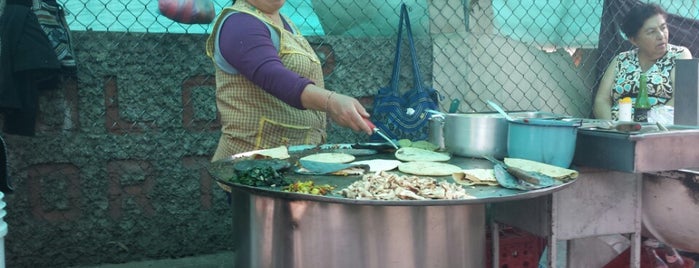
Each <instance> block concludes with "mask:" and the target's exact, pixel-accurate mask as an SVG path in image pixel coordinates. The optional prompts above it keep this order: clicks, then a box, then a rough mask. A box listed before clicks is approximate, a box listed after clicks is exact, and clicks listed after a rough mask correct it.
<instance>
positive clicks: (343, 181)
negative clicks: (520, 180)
mask: <svg viewBox="0 0 699 268" xmlns="http://www.w3.org/2000/svg"><path fill="white" fill-rule="evenodd" d="M352 146H353V145H352V144H325V145H321V146H292V147H290V148H289V154H290V155H291V158H289V159H287V160H288V161H289V162H290V163H291V164H292V166H293V165H296V162H297V161H298V159H299V158H301V157H303V156H306V155H310V154H315V153H323V152H335V151H337V150H344V151H345V152H348V151H347V149H352V148H353V147H352ZM364 149H365V148H364ZM249 155H250V153H249V152H248V153H243V154H238V155H235V156H232V157H230V158H227V159H222V160H219V161H215V162H213V163H211V164H210V165H209V167H208V170H209V173H210V174H211V175H212V176H213V177H214V179H215V180H217V181H218V182H221V183H223V184H225V185H228V186H231V187H232V188H233V189H236V190H242V191H247V192H250V193H253V194H258V195H264V196H271V197H277V198H284V199H292V200H308V201H318V202H332V203H347V204H358V205H382V206H431V205H462V204H482V203H490V202H502V201H510V200H518V199H526V198H533V197H538V196H543V195H546V194H550V193H552V192H555V191H558V190H561V189H563V188H565V187H567V186H568V185H570V184H572V183H573V182H575V180H573V181H570V182H566V183H561V184H559V185H555V186H552V187H548V188H543V189H537V190H530V191H521V190H514V189H507V188H503V187H499V186H462V187H464V189H466V193H468V194H469V195H471V196H473V197H474V198H473V199H458V200H441V199H434V200H395V201H394V200H391V201H386V200H357V199H349V198H345V197H343V196H341V195H340V194H339V191H340V190H342V189H344V188H346V187H347V186H349V185H350V184H352V183H353V182H355V181H357V180H361V179H362V176H360V175H357V176H325V175H300V174H297V173H295V172H294V171H293V170H291V169H289V170H285V171H284V176H285V177H286V178H287V179H289V180H290V181H308V180H312V181H314V183H315V184H329V185H332V186H334V187H335V190H333V192H331V193H330V194H328V195H325V196H318V195H310V194H301V193H291V192H285V191H283V190H282V187H252V186H247V185H242V184H238V183H233V182H231V181H230V180H229V179H230V178H231V177H232V174H233V172H234V165H235V162H236V161H240V160H242V159H249ZM355 157H356V160H355V161H360V160H370V159H396V158H395V157H394V156H393V151H392V150H382V149H379V150H377V153H376V154H373V155H356V156H355ZM448 163H450V164H454V165H457V166H459V167H461V168H463V169H472V168H492V167H493V165H492V163H490V162H489V161H487V160H485V159H480V158H465V157H457V156H452V159H451V160H449V162H448ZM292 169H293V167H292ZM390 172H395V173H398V174H401V175H405V174H402V173H401V172H399V171H398V170H393V171H390ZM433 178H435V179H436V180H447V181H449V182H452V183H453V182H454V181H453V179H452V178H451V176H445V177H433Z"/></svg>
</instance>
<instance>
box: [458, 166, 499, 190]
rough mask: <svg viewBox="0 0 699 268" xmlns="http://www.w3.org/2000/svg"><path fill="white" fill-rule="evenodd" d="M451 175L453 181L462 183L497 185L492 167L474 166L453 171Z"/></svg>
mask: <svg viewBox="0 0 699 268" xmlns="http://www.w3.org/2000/svg"><path fill="white" fill-rule="evenodd" d="M451 176H452V178H453V179H454V181H455V182H457V183H459V184H463V185H469V186H470V185H487V186H497V185H499V184H498V181H497V180H496V179H495V172H494V170H493V169H492V168H490V169H486V168H475V169H465V170H459V171H457V172H454V173H453V174H452V175H451Z"/></svg>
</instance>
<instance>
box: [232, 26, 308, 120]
mask: <svg viewBox="0 0 699 268" xmlns="http://www.w3.org/2000/svg"><path fill="white" fill-rule="evenodd" d="M284 28H286V30H288V31H290V29H291V27H290V26H289V25H288V24H287V23H286V21H284ZM219 47H220V51H221V55H223V58H224V59H226V61H227V62H228V63H229V64H230V65H231V66H233V67H234V68H235V69H236V70H237V71H238V72H239V73H240V74H242V75H243V76H245V77H246V78H247V79H249V80H250V81H252V82H253V83H254V84H255V85H257V86H259V87H261V88H262V89H264V90H265V91H267V92H268V93H270V94H272V95H273V96H275V97H277V98H278V99H280V100H282V101H283V102H285V103H287V104H289V105H290V106H292V107H295V108H298V109H304V107H303V105H302V104H301V93H302V92H303V89H304V88H305V87H306V86H307V85H308V84H313V82H312V81H311V80H310V79H308V78H305V77H302V76H300V75H299V74H297V73H295V72H293V71H291V70H289V69H287V68H286V67H285V66H284V65H283V64H282V62H281V60H280V59H279V54H278V51H277V49H276V48H275V47H274V44H273V43H272V39H271V37H270V32H269V28H267V25H265V24H264V22H262V21H260V20H259V19H257V18H255V17H253V16H252V15H249V14H245V13H235V14H232V15H231V16H229V17H228V18H227V19H226V21H225V22H224V23H223V25H221V31H220V34H219Z"/></svg>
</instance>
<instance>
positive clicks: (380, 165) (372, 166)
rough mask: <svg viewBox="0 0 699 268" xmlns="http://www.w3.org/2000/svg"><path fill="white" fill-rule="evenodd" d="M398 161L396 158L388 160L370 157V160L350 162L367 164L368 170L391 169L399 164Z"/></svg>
mask: <svg viewBox="0 0 699 268" xmlns="http://www.w3.org/2000/svg"><path fill="white" fill-rule="evenodd" d="M400 163H401V162H400V161H398V160H389V159H372V160H362V161H356V162H352V164H363V165H369V171H370V172H378V171H389V170H393V169H395V168H397V167H398V165H400Z"/></svg>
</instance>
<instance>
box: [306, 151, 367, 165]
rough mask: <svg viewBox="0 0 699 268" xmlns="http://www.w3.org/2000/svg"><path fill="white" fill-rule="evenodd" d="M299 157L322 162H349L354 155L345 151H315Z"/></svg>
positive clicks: (352, 159)
mask: <svg viewBox="0 0 699 268" xmlns="http://www.w3.org/2000/svg"><path fill="white" fill-rule="evenodd" d="M301 159H303V160H308V161H314V162H323V163H349V162H352V161H354V159H355V157H354V155H351V154H345V153H317V154H311V155H307V156H304V157H302V158H301Z"/></svg>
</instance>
